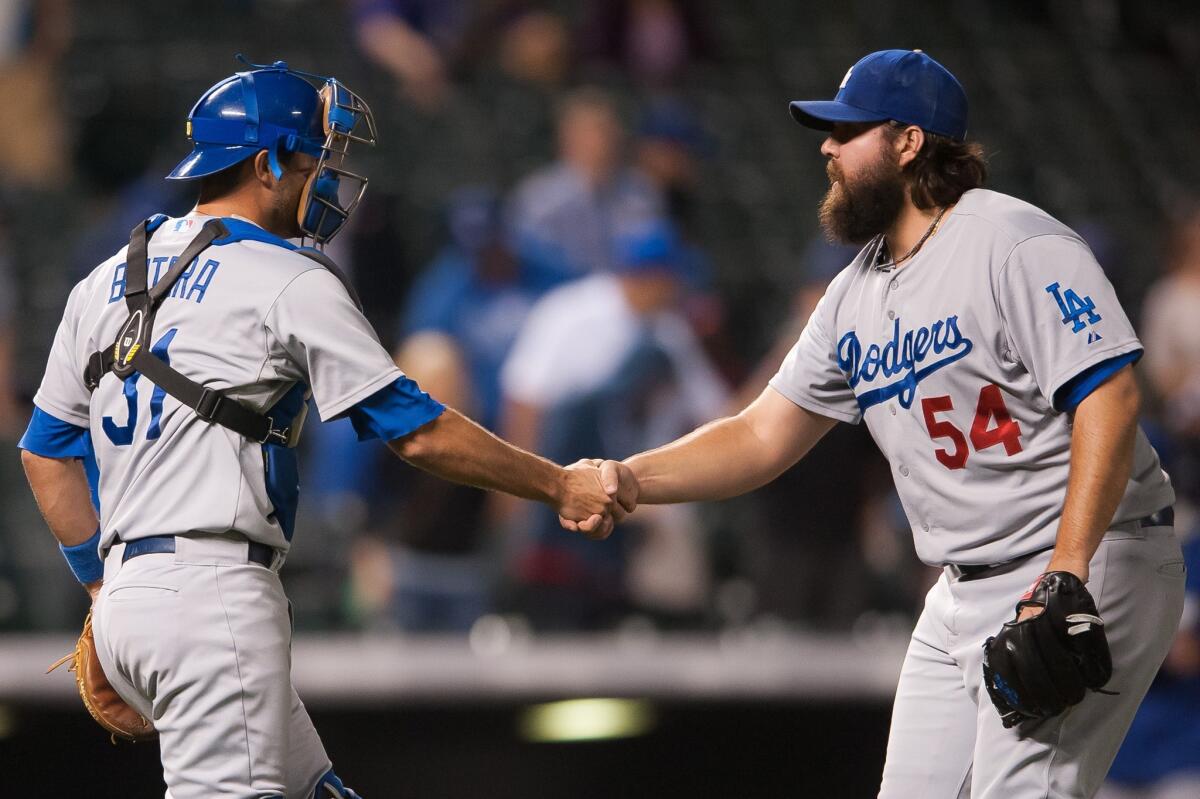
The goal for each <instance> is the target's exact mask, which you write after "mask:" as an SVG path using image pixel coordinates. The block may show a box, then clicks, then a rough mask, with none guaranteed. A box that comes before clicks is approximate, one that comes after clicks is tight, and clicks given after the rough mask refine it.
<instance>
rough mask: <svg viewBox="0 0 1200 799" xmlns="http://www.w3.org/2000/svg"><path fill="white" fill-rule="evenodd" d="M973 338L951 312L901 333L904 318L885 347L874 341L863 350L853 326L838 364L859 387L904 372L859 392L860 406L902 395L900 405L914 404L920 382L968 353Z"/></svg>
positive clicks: (844, 339) (839, 348)
mask: <svg viewBox="0 0 1200 799" xmlns="http://www.w3.org/2000/svg"><path fill="white" fill-rule="evenodd" d="M972 346H973V345H972V344H971V339H969V338H967V337H966V336H964V335H963V334H962V331H960V330H959V329H958V317H957V316H951V317H948V318H947V319H946V321H944V322H934V323H933V324H932V325H930V326H928V327H918V328H916V329H915V330H907V331H905V332H904V334H903V335H901V334H900V319H899V318H897V319H896V322H895V325H894V326H893V328H892V338H891V340H890V341H888V342H887V343H886V344H884V345H883V346H882V347H880V346H879V345H878V344H872V345H871V346H869V347H867V351H866V353H865V354H864V353H863V347H862V343H861V342H860V341H859V340H858V333H856V332H855V331H853V330H851V331H850V332H849V333H847V334H846V335H844V336H842V338H841V340H840V341H839V342H838V346H837V362H838V368H839V369H841V370H842V372H844V373H845V374H846V376H847V378H848V379H849V381H850V388H852V389H857V387H858V384H859V383H874V382H875V380H876V379H878V378H880V377H883V378H884V379H888V378H892V377H895V376H896V375H902V377H900V378H899V379H898V380H895V381H893V382H891V383H888V384H887V385H885V386H881V387H879V388H873V389H871V390H870V391H864V392H861V393H859V392H858V391H857V390H856V391H855V394H856V395H857V398H858V408H859V410H861V411H864V412H865V411H866V410H867V408H870V407H871V406H872V405H878V404H879V403H881V402H886V401H887V400H889V399H891V398H892V397H899V399H900V405H901V406H902V407H904V408H911V407H912V404H913V399H914V398H915V397H916V395H917V384H918V383H920V382H921V381H922V380H924V379H925V378H926V377H929V375H931V374H933V373H934V372H936V371H937V370H938V369H941V368H942V367H944V366H949V365H950V364H952V363H954V362H955V361H957V360H960V359H962V358H964V357H966V355H967V353H969V352H970V351H971V349H972Z"/></svg>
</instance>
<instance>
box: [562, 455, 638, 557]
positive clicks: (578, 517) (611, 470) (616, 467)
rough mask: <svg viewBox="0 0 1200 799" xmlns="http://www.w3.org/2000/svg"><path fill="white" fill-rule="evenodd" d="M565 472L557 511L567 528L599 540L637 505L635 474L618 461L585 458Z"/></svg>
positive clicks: (606, 536)
mask: <svg viewBox="0 0 1200 799" xmlns="http://www.w3.org/2000/svg"><path fill="white" fill-rule="evenodd" d="M564 471H565V477H564V481H563V482H564V485H563V495H562V497H561V498H560V499H559V502H558V506H557V508H556V510H557V511H558V521H559V523H560V524H561V525H562V526H563V527H564V528H566V529H567V530H571V531H572V532H577V533H583V534H584V535H585V536H587V537H588V538H590V539H592V540H594V541H601V540H603V539H605V538H608V536H609V535H610V534H611V533H612V531H613V527H614V526H615V525H616V524H617V522H620V521H622V520H624V518H625V517H626V516H628V515H629V514H630V513H633V511H634V509H635V508H636V507H637V503H638V481H637V477H635V476H634V474H633V470H632V469H630V468H629V467H628V466H626V465H625V464H623V463H621V462H620V461H606V460H600V459H599V458H585V459H583V460H580V461H576V462H575V463H573V464H571V465H570V466H568V467H566V469H565V470H564Z"/></svg>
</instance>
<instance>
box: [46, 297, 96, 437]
mask: <svg viewBox="0 0 1200 799" xmlns="http://www.w3.org/2000/svg"><path fill="white" fill-rule="evenodd" d="M85 296H86V293H85V289H84V283H79V284H78V285H76V286H75V288H74V289H73V290H72V291H71V295H70V297H68V299H67V307H66V309H65V310H64V311H63V318H62V321H61V322H59V325H58V332H56V333H55V334H54V344H53V345H52V346H51V347H50V357H49V358H48V359H47V360H46V372H45V374H44V375H43V376H42V383H41V385H40V386H39V387H38V390H37V394H35V395H34V397H33V403H34V405H36V406H37V407H39V408H41V409H42V410H44V411H46V412H47V413H49V414H51V415H52V416H54V417H55V418H57V419H60V420H62V421H64V422H69V423H70V424H73V425H76V426H77V427H87V426H88V423H89V420H88V414H89V409H90V407H91V400H92V395H91V392H89V391H88V390H87V386H86V385H84V382H83V368H84V366H85V365H86V363H87V358H88V356H90V355H91V353H90V352H89V353H80V352H79V320H80V315H81V306H82V303H83V300H84V297H85Z"/></svg>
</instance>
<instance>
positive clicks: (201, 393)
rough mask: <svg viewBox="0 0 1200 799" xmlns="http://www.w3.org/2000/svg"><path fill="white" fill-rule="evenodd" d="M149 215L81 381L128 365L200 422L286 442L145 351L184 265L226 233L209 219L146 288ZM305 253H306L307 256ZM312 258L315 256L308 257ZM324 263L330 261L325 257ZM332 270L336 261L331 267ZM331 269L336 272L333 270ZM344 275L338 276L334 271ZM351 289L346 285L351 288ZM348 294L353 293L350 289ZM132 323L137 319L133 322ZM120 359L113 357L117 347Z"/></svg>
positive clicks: (94, 381)
mask: <svg viewBox="0 0 1200 799" xmlns="http://www.w3.org/2000/svg"><path fill="white" fill-rule="evenodd" d="M148 228H149V220H147V221H145V222H142V223H140V224H139V225H137V226H136V227H134V229H133V230H132V231H131V233H130V236H129V249H128V250H127V252H126V258H125V304H126V306H127V307H128V309H129V314H130V316H129V319H128V320H126V322H125V324H124V325H122V326H121V332H120V333H118V334H117V340H116V342H114V344H113V346H111V347H107V348H105V349H103V350H98V351H96V352H94V353H92V355H91V357H89V358H88V364H87V368H86V369H85V370H84V382H85V383H86V384H87V387H88V390H89V391H95V390H96V387H97V386H99V385H100V379H101V378H102V377H103V376H104V375H106V374H108V372H110V371H113V372H119V374H118V376H126V375H128V374H131V373H132V372H134V371H137V372H140V373H142V374H144V375H145V376H146V379H147V380H149V381H150V382H152V383H154V385H156V386H158V387H159V388H161V389H162V390H163V391H165V392H167V393H168V394H170V395H171V396H172V397H174V398H175V399H177V400H179V401H180V402H182V403H183V404H184V405H187V406H188V407H189V408H191V409H192V410H194V411H195V412H196V415H197V416H199V417H200V418H201V419H203V420H204V421H206V422H215V423H216V424H219V425H221V426H222V427H226V428H228V429H230V430H232V431H234V432H235V433H239V434H240V435H243V436H245V437H246V438H249V439H251V440H253V441H257V442H259V443H267V442H268V441H271V442H275V443H279V444H285V445H286V444H287V443H288V433H289V431H288V430H287V429H286V428H285V429H281V430H280V429H276V428H275V422H274V420H273V419H272V418H271V417H269V416H265V415H263V414H261V413H257V412H256V411H252V410H250V409H249V408H247V407H246V406H244V405H242V404H241V403H240V402H238V401H237V400H234V399H231V398H229V397H227V396H225V394H224V393H223V392H222V391H219V390H218V389H213V388H206V387H205V386H202V385H200V384H199V383H197V382H195V381H194V380H192V379H190V378H188V377H187V376H186V375H184V374H183V373H181V372H179V371H177V370H175V369H173V368H171V367H170V366H169V365H168V364H167V363H166V362H165V361H163V360H162V359H161V358H159V357H158V356H156V355H154V353H152V352H150V347H149V342H150V339H151V335H152V332H153V326H154V315H155V312H156V311H157V310H158V307H159V306H160V305H161V304H162V301H163V299H164V298H166V296H167V295H168V294H169V293H170V291H171V289H172V288H174V286H175V283H176V282H177V281H178V280H179V277H180V275H182V274H183V272H184V270H186V269H187V268H188V266H189V265H190V264H191V263H192V261H195V260H197V259H198V258H199V257H200V253H202V252H204V250H206V249H207V248H208V247H209V246H211V245H212V243H213V241H215V240H216V239H219V238H221V237H222V236H227V235H229V230H228V229H227V228H226V227H225V225H224V223H222V222H221V220H220V219H210V220H209V221H208V222H205V223H204V227H203V228H201V229H200V232H199V233H198V234H197V235H196V238H194V239H192V241H191V242H190V243H189V244H188V246H187V247H186V248H184V251H183V252H182V253H181V254H180V255H179V257H178V258H177V259H176V260H175V263H174V264H173V265H172V266H171V268H170V269H169V270H167V273H166V274H165V275H163V276H162V277H161V278H159V281H158V282H157V283H155V284H154V287H153V288H148V274H149V264H148V260H147V245H148V244H149V239H150V236H151V235H152V234H151V232H150V231H149V229H148ZM310 257H311V256H310ZM314 260H318V259H314ZM322 263H324V264H325V266H326V268H329V267H330V265H331V264H332V262H329V263H325V262H324V261H322ZM334 270H336V267H334ZM335 274H338V273H337V272H336V271H335ZM338 277H339V279H341V280H343V281H344V276H342V275H340V274H339V275H338ZM351 291H352V290H351ZM351 296H354V295H353V294H352V295H351ZM355 299H356V300H357V298H355ZM138 314H141V315H142V316H141V323H140V328H138V335H137V342H138V344H139V345H140V346H138V347H137V348H136V349H132V350H131V349H130V347H129V346H128V345H123V344H122V339H123V338H126V337H127V334H128V328H129V327H131V325H130V322H131V321H132V320H133V319H134V318H135V317H136V316H137V315H138ZM133 327H137V325H133ZM119 352H123V353H125V355H123V356H120V357H122V358H123V359H124V360H122V362H120V363H118V357H119V356H118V353H119Z"/></svg>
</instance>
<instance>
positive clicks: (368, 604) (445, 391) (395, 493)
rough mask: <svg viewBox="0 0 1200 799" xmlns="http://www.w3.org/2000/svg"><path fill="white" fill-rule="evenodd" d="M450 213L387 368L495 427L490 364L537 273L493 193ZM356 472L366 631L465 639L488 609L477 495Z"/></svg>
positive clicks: (510, 336) (467, 195)
mask: <svg viewBox="0 0 1200 799" xmlns="http://www.w3.org/2000/svg"><path fill="white" fill-rule="evenodd" d="M449 205H450V207H449V209H448V212H447V215H446V216H447V220H446V221H447V228H448V231H449V234H450V241H449V242H448V243H447V245H446V246H445V247H444V248H443V249H442V250H441V251H440V252H439V253H438V255H437V257H436V258H435V259H434V261H433V263H431V264H430V265H429V266H428V267H427V268H426V269H425V271H424V272H423V273H422V274H421V276H420V277H418V279H417V280H416V282H415V284H414V285H413V288H412V290H411V292H410V293H409V295H408V301H407V304H406V307H405V310H404V312H403V314H402V318H401V324H400V327H401V330H400V331H399V335H398V336H397V340H399V341H400V342H401V343H400V345H399V347H398V348H397V351H396V362H397V363H398V364H399V365H400V367H401V368H402V369H404V370H405V372H407V373H408V374H409V375H411V376H413V377H414V379H416V380H417V381H418V382H419V383H420V384H421V385H422V386H423V387H424V388H425V389H426V390H427V391H429V392H431V393H433V394H434V396H437V397H438V398H439V399H440V400H441V401H443V402H445V403H447V404H449V405H451V406H453V407H455V408H458V409H460V410H462V411H464V412H466V413H468V414H470V415H471V416H472V417H473V418H475V419H477V420H478V421H479V422H480V423H481V424H483V425H484V426H485V427H489V428H494V427H495V425H496V418H497V415H498V410H499V405H500V385H499V374H500V367H501V364H502V363H503V361H504V358H505V357H506V356H507V355H508V351H509V348H510V347H511V346H512V343H513V340H514V339H515V338H516V336H517V332H518V331H519V330H520V327H521V325H522V323H523V322H524V321H525V317H526V315H527V314H528V313H529V309H530V308H531V307H532V306H533V303H534V301H535V300H536V299H537V297H538V296H539V295H540V293H541V292H540V290H539V288H538V286H539V284H540V278H539V270H538V268H537V266H536V264H534V263H533V262H531V261H529V260H527V259H522V258H520V257H519V256H518V255H517V254H516V253H515V252H514V251H513V249H512V248H511V247H510V246H509V243H508V240H507V237H506V235H505V231H504V227H503V225H502V224H501V218H500V201H499V197H498V195H497V194H496V192H495V191H493V190H491V189H489V188H486V187H478V186H476V187H467V188H463V189H460V190H459V191H458V192H456V193H455V195H454V196H453V197H452V198H451V201H450V204H449ZM376 460H380V461H387V460H393V461H394V460H395V459H394V458H392V459H388V458H379V459H376ZM379 470H382V473H380V472H379ZM365 472H366V474H364V475H363V476H364V477H365V478H366V479H367V481H368V483H371V482H376V483H377V490H375V491H373V492H371V495H370V496H369V497H367V498H366V499H367V502H366V506H367V507H369V508H370V517H371V518H370V520H369V521H368V523H367V528H368V529H369V530H370V536H368V537H365V538H363V539H360V540H359V541H358V542H357V543H356V545H355V547H354V551H353V557H352V571H353V576H354V585H355V594H356V597H357V599H358V602H359V606H360V610H361V611H362V612H363V613H364V614H365V615H366V616H367V617H368V621H367V624H368V625H369V626H372V627H391V628H398V629H402V630H406V631H409V632H418V631H419V632H431V631H442V632H464V631H466V630H467V629H469V628H470V625H471V624H472V623H473V622H474V621H475V619H476V618H478V617H479V616H480V615H482V614H483V613H484V612H485V611H486V610H487V609H488V608H489V607H490V602H489V597H488V589H489V586H490V582H491V581H490V576H489V571H488V569H487V568H486V564H485V563H484V562H483V552H482V549H483V547H484V544H485V541H484V538H485V536H486V533H487V529H486V528H487V525H486V523H485V521H484V519H483V517H482V511H483V507H484V503H485V496H486V495H485V494H484V492H482V491H479V490H477V489H473V488H466V487H462V486H454V485H451V484H443V481H439V480H436V479H428V478H427V477H426V476H424V475H423V474H420V473H417V472H415V471H413V470H411V469H407V468H404V467H402V466H398V465H397V464H388V463H386V462H384V463H380V464H378V465H377V468H376V466H375V465H374V464H372V465H371V467H369V468H367V469H365ZM377 473H380V476H379V477H378V478H376V477H373V476H372V475H375V474H377Z"/></svg>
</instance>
